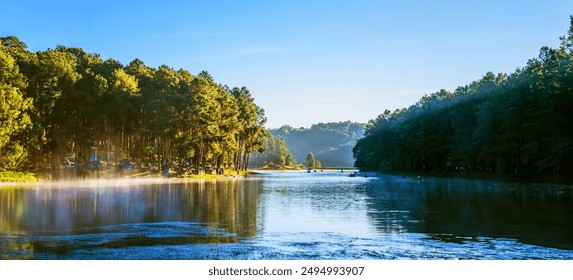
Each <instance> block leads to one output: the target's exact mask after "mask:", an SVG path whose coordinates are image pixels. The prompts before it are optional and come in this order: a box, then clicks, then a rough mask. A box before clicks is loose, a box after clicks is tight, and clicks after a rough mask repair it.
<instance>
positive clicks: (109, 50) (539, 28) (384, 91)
mask: <svg viewBox="0 0 573 280" xmlns="http://www.w3.org/2000/svg"><path fill="white" fill-rule="evenodd" d="M0 7H1V8H2V10H3V11H2V13H1V20H0V36H8V35H14V36H17V37H18V38H20V40H22V41H24V42H25V43H26V44H27V45H28V48H29V50H30V51H41V50H46V49H48V48H55V47H56V46H57V45H65V46H68V47H80V48H83V49H84V50H85V51H87V52H90V53H98V54H100V55H101V56H102V58H103V59H107V58H114V59H117V60H119V61H120V62H122V63H123V64H127V63H129V62H130V61H132V60H133V59H135V58H139V59H141V60H143V61H144V62H145V63H146V64H147V65H150V66H152V67H157V66H159V65H162V64H166V65H168V66H170V67H172V68H175V69H179V68H184V69H186V70H189V71H190V72H191V73H194V74H197V73H199V72H201V71H202V70H206V71H208V72H209V73H210V74H211V75H212V76H213V77H214V78H215V80H216V81H217V82H219V83H222V84H227V85H229V86H231V87H234V86H246V87H247V88H248V89H249V90H250V91H251V94H252V95H253V97H254V98H255V102H256V103H257V104H258V105H259V106H261V107H263V108H264V109H265V110H266V115H267V117H268V125H267V126H268V127H269V128H275V127H279V126H281V125H283V124H288V125H291V126H294V127H301V126H304V127H309V126H310V125H311V124H313V123H318V122H331V121H345V120H351V121H357V122H367V121H368V120H369V119H372V118H375V117H376V116H377V115H378V114H380V113H382V112H383V111H384V109H391V110H393V109H396V108H402V107H407V106H409V105H411V104H413V103H415V102H416V101H418V100H419V99H420V98H421V97H422V96H423V95H424V94H429V93H433V92H436V91H438V90H440V89H441V88H444V89H447V90H453V89H455V88H456V87H457V86H461V85H466V84H468V83H470V82H471V81H474V80H477V79H479V78H481V77H482V76H483V75H484V74H485V73H486V72H487V71H492V72H494V73H498V72H505V73H510V72H513V71H514V70H515V69H516V68H518V67H523V66H525V65H526V63H527V61H528V59H530V58H535V57H537V55H538V54H539V49H540V48H541V47H542V46H550V47H557V46H558V45H559V36H562V35H564V34H566V31H567V29H568V28H569V16H570V15H573V1H571V0H563V1H561V0H540V1H528V0H523V1H502V0H499V1H493V0H475V1H473V0H472V1H443V0H432V1H408V0H402V1H399V0H396V1H392V0H379V1H363V0H348V1H337V0H325V1H318V0H307V1H301V0H285V1H274V0H265V1H239V0H237V1H217V0H209V1H207V0H202V1H169V0H163V1H144V0H138V1H121V0H113V1H26V0H18V1H7V0H2V3H1V5H0Z"/></svg>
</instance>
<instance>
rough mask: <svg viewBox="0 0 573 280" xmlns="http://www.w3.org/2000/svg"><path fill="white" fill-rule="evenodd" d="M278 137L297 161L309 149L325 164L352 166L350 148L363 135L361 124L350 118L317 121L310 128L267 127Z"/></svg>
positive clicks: (301, 159)
mask: <svg viewBox="0 0 573 280" xmlns="http://www.w3.org/2000/svg"><path fill="white" fill-rule="evenodd" d="M269 132H270V133H271V134H273V135H275V136H280V137H282V138H283V139H284V140H285V142H286V145H287V147H288V149H289V150H290V151H291V152H292V155H293V156H294V157H295V158H296V160H297V162H298V163H305V158H306V155H307V154H308V153H309V152H312V153H313V154H314V157H315V159H316V160H317V161H320V162H321V164H322V166H325V167H335V166H336V167H342V166H353V165H354V159H353V157H352V148H353V147H354V145H355V144H356V141H357V140H358V139H360V138H362V137H363V136H364V124H361V123H355V122H350V121H345V122H331V123H318V124H314V125H312V126H311V127H310V128H304V127H301V128H293V127H291V126H288V125H285V126H282V127H280V128H278V129H269Z"/></svg>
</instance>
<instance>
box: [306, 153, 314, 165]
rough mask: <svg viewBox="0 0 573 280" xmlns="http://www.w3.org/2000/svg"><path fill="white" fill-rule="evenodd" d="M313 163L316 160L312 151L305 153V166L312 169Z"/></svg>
mask: <svg viewBox="0 0 573 280" xmlns="http://www.w3.org/2000/svg"><path fill="white" fill-rule="evenodd" d="M315 163H316V160H315V159H314V155H313V154H312V153H308V154H307V155H306V167H307V168H308V169H312V168H314V164H315Z"/></svg>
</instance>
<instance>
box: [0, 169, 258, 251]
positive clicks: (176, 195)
mask: <svg viewBox="0 0 573 280" xmlns="http://www.w3.org/2000/svg"><path fill="white" fill-rule="evenodd" d="M259 191H260V190H259V187H258V183H257V181H248V184H246V181H240V180H225V181H221V180H218V181H195V182H187V183H177V184H160V185H131V186H121V187H82V186H74V185H70V186H66V187H33V188H32V187H2V188H0V258H2V259H12V258H24V259H25V258H54V257H55V256H59V257H63V256H65V255H68V254H72V253H73V252H74V251H78V250H90V249H95V248H100V249H101V248H115V249H117V248H126V247H132V246H156V245H182V244H201V243H235V242H239V241H240V240H241V239H244V238H248V237H252V236H255V235H256V234H257V212H256V211H257V207H256V205H257V203H258V202H257V200H258V196H259Z"/></svg>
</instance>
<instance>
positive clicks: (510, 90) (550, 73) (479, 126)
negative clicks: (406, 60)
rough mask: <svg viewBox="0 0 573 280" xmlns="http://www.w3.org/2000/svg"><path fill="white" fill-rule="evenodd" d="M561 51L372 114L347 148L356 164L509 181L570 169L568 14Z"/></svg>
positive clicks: (558, 175)
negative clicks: (362, 132)
mask: <svg viewBox="0 0 573 280" xmlns="http://www.w3.org/2000/svg"><path fill="white" fill-rule="evenodd" d="M571 23H572V24H571V29H570V30H569V33H568V35H567V36H564V37H562V38H561V40H562V43H561V47H560V48H559V49H551V48H548V47H543V48H541V51H540V55H539V57H538V58H536V59H532V60H530V61H529V62H528V64H527V66H526V67H524V68H522V69H518V70H517V71H516V72H515V73H512V74H511V75H509V76H508V75H505V74H498V75H494V74H493V73H491V72H489V73H487V74H486V75H485V76H484V77H483V78H482V79H480V80H478V81H475V82H473V83H471V84H469V85H467V86H464V87H459V88H458V89H456V90H455V91H454V92H448V91H445V90H441V91H439V92H436V93H434V94H431V95H429V96H424V97H423V98H422V99H421V100H420V101H419V102H418V103H416V104H414V105H412V106H411V107H409V108H407V109H401V110H396V111H395V112H390V111H388V110H386V111H385V112H384V113H383V114H381V115H380V116H378V118H376V119H375V120H371V121H370V122H369V123H368V125H367V127H366V133H365V137H364V138H362V139H360V140H359V141H358V143H357V144H356V146H355V147H354V149H353V153H354V157H355V159H356V161H355V166H356V167H358V168H359V169H361V170H390V171H410V172H424V171H425V172H434V173H452V172H456V173H481V174H492V175H497V176H500V177H503V178H509V179H532V178H542V179H549V180H551V178H553V179H563V178H569V179H571V174H573V51H572V49H571V46H572V45H573V31H572V30H573V17H572V18H571Z"/></svg>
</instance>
